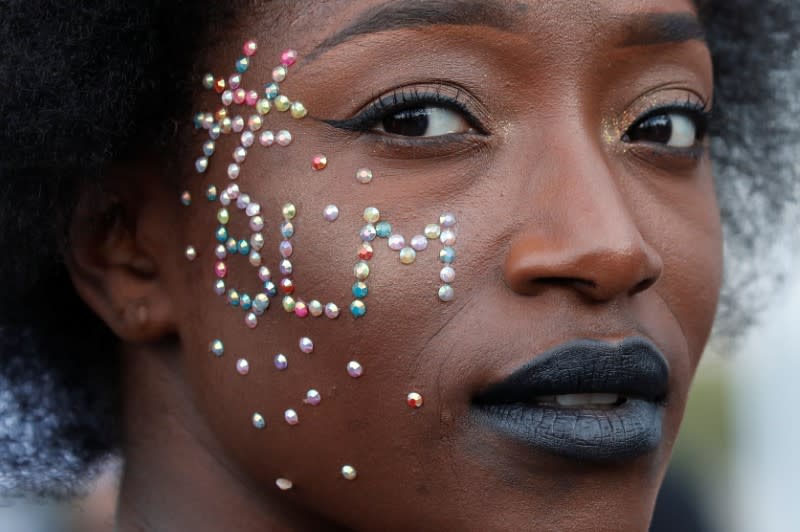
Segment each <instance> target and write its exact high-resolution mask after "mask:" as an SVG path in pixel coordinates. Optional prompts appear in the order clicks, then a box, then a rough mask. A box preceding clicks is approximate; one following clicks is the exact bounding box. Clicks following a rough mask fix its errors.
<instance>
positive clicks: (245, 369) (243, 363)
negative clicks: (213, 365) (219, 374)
mask: <svg viewBox="0 0 800 532" xmlns="http://www.w3.org/2000/svg"><path fill="white" fill-rule="evenodd" d="M236 371H238V372H239V375H247V374H248V373H250V363H249V362H248V361H247V360H246V359H244V358H240V359H239V360H237V361H236Z"/></svg>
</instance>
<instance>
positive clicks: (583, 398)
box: [555, 393, 619, 406]
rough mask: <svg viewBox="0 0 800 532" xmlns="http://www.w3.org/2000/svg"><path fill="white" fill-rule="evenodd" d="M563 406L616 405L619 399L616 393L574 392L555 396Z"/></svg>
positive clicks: (557, 401)
mask: <svg viewBox="0 0 800 532" xmlns="http://www.w3.org/2000/svg"><path fill="white" fill-rule="evenodd" d="M555 400H556V403H558V404H560V405H561V406H584V405H604V406H608V405H614V404H616V403H617V402H618V401H619V395H617V394H615V393H572V394H564V395H556V396H555Z"/></svg>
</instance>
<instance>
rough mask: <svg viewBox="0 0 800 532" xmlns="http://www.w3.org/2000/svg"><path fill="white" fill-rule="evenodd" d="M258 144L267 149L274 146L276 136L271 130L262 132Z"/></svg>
mask: <svg viewBox="0 0 800 532" xmlns="http://www.w3.org/2000/svg"><path fill="white" fill-rule="evenodd" d="M258 142H259V144H261V145H262V146H265V147H269V146H272V144H273V143H274V142H275V135H274V134H273V133H272V131H269V130H267V131H262V132H261V134H260V135H259V136H258Z"/></svg>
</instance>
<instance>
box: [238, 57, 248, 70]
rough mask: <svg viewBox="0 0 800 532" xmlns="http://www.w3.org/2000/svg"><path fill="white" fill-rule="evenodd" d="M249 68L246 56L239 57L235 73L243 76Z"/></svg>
mask: <svg viewBox="0 0 800 532" xmlns="http://www.w3.org/2000/svg"><path fill="white" fill-rule="evenodd" d="M249 66H250V58H249V57H247V56H244V57H240V58H239V60H238V61H236V71H237V72H239V73H240V74H244V73H245V72H247V69H248V67H249Z"/></svg>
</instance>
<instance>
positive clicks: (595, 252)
mask: <svg viewBox="0 0 800 532" xmlns="http://www.w3.org/2000/svg"><path fill="white" fill-rule="evenodd" d="M584 131H585V130H584ZM564 137H565V138H563V139H562V140H561V141H559V142H554V145H553V147H552V149H551V150H548V151H550V154H549V156H548V158H549V159H550V161H549V163H548V164H546V165H540V166H539V168H542V167H547V168H548V169H549V172H551V173H552V175H542V174H541V173H539V174H537V175H536V179H542V180H546V183H547V185H546V186H544V187H542V188H539V189H538V191H539V192H540V193H543V194H542V197H532V198H524V199H522V201H523V203H524V204H526V205H530V206H531V208H534V209H537V210H540V211H542V210H543V211H544V212H539V213H538V214H537V216H535V219H536V220H537V222H536V223H532V224H529V225H526V226H523V227H522V228H521V229H520V230H519V231H518V232H517V234H516V235H514V237H513V238H512V242H511V246H510V249H509V252H508V255H507V256H506V260H505V265H504V275H505V280H506V283H507V284H508V286H509V287H510V288H511V289H512V290H514V291H516V292H518V293H521V294H525V295H536V294H538V293H540V292H542V291H544V290H548V289H556V288H557V289H564V288H565V287H566V288H569V289H572V290H576V291H578V292H579V293H581V294H582V295H583V296H586V297H588V298H590V299H594V300H609V299H613V298H615V297H617V296H620V295H634V294H636V293H638V292H641V291H643V290H645V289H647V288H649V287H650V286H652V285H653V284H654V283H655V282H656V281H657V279H658V278H659V277H660V275H661V272H662V269H663V265H662V261H661V258H660V256H659V254H658V253H657V251H656V250H655V249H654V248H652V247H651V246H650V245H649V244H648V243H647V242H646V241H645V239H644V237H643V236H642V233H641V232H640V228H639V227H638V226H637V220H636V217H635V216H634V214H633V212H632V211H631V209H630V208H629V205H628V200H627V199H626V196H625V194H624V191H623V190H622V189H621V188H620V185H619V182H618V180H617V179H615V176H614V174H613V172H612V169H611V167H610V166H609V164H608V160H607V158H606V157H605V155H604V152H603V150H602V146H601V144H600V139H599V138H598V139H597V141H595V142H593V141H592V139H591V138H588V136H587V135H586V134H585V132H584V133H583V134H582V135H581V134H579V133H577V132H575V131H574V130H573V131H572V132H571V133H569V134H565V135H564ZM526 200H527V201H526Z"/></svg>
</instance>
